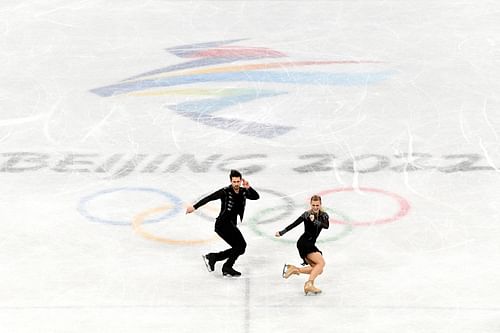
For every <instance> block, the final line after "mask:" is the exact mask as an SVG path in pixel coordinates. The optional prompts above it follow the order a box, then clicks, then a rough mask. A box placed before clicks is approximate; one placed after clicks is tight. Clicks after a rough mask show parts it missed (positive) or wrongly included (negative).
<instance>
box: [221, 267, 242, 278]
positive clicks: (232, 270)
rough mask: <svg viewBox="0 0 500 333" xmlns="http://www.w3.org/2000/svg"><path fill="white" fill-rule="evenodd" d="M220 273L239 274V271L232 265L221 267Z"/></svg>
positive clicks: (225, 274)
mask: <svg viewBox="0 0 500 333" xmlns="http://www.w3.org/2000/svg"><path fill="white" fill-rule="evenodd" d="M222 275H224V276H234V277H236V276H240V275H241V273H240V272H238V271H236V270H234V269H233V268H232V267H222Z"/></svg>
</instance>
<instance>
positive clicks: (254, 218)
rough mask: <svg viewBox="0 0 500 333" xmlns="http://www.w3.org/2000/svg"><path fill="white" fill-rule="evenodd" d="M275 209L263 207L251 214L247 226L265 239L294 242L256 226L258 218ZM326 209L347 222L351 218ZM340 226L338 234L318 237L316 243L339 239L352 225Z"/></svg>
mask: <svg viewBox="0 0 500 333" xmlns="http://www.w3.org/2000/svg"><path fill="white" fill-rule="evenodd" d="M275 210H276V208H267V209H263V210H261V211H259V212H258V213H257V214H255V215H254V216H252V218H251V219H250V220H249V226H250V229H252V231H253V232H255V233H256V234H257V235H259V236H261V237H264V238H267V239H271V240H273V241H277V242H281V243H289V244H290V243H296V242H297V241H296V240H290V239H283V238H281V237H280V238H277V237H275V236H274V234H273V235H269V234H267V233H264V232H262V231H261V230H260V229H259V228H258V227H257V224H261V223H259V222H258V221H259V219H260V218H261V217H262V216H264V215H266V214H268V213H270V212H274V211H275ZM326 210H327V211H328V212H329V213H331V214H334V215H338V216H340V217H342V219H343V220H344V221H347V222H350V221H351V219H350V218H349V217H348V216H346V215H345V214H342V213H339V212H335V211H333V210H332V209H330V208H326ZM330 225H332V226H333V225H335V226H338V224H330ZM342 226H343V227H344V228H343V229H342V232H341V233H340V234H338V235H337V236H333V237H328V238H325V239H319V240H318V241H317V242H316V243H328V242H333V241H337V240H339V239H342V238H344V237H346V236H347V235H348V234H350V233H351V231H352V229H353V227H352V225H351V224H349V223H346V224H342Z"/></svg>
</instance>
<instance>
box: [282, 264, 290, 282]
mask: <svg viewBox="0 0 500 333" xmlns="http://www.w3.org/2000/svg"><path fill="white" fill-rule="evenodd" d="M287 266H288V265H287V264H285V265H284V266H283V272H281V277H282V278H283V279H286V278H285V273H286V267H287Z"/></svg>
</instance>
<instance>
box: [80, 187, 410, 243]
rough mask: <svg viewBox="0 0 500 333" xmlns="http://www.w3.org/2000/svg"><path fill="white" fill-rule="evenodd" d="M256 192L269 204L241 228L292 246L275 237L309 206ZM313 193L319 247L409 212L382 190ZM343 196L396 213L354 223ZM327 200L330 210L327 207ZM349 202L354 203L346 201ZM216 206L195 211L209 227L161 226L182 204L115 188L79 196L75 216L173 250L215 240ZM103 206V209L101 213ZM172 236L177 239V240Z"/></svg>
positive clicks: (154, 192) (152, 191) (145, 191)
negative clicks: (319, 217) (319, 213)
mask: <svg viewBox="0 0 500 333" xmlns="http://www.w3.org/2000/svg"><path fill="white" fill-rule="evenodd" d="M257 190H258V192H259V193H260V194H261V199H260V200H259V201H257V202H261V203H269V204H271V205H272V206H270V207H265V208H260V210H259V211H257V212H256V213H253V209H248V210H247V214H249V213H250V214H251V215H250V216H246V217H245V220H244V222H245V223H244V224H243V225H248V226H249V227H250V229H251V230H252V231H253V232H254V233H255V234H256V235H258V236H260V237H263V238H266V239H271V240H273V241H277V242H281V243H295V241H296V239H294V238H293V239H292V238H290V239H288V238H275V237H274V232H275V231H276V230H279V229H281V228H283V226H285V225H287V224H289V223H291V222H292V221H293V220H294V219H295V218H296V216H298V215H299V214H300V213H301V212H302V211H303V210H304V209H307V205H308V203H307V202H304V204H303V205H297V204H296V203H295V201H294V200H293V199H292V198H291V197H290V196H288V195H286V194H284V193H280V192H278V191H275V190H272V189H263V188H258V189H257ZM316 193H318V194H319V195H321V196H322V198H323V209H325V210H326V211H327V212H328V214H329V215H330V225H331V227H333V228H330V230H328V231H325V232H324V233H325V234H324V235H322V237H320V238H319V239H318V243H326V242H332V241H336V240H339V239H341V238H344V237H346V236H347V235H348V234H349V233H351V232H352V230H353V228H355V227H364V226H375V225H381V224H386V223H391V222H395V221H397V220H399V219H401V218H403V217H404V216H405V215H407V214H408V212H409V210H410V204H409V202H408V201H407V200H406V199H405V198H403V197H402V196H400V195H398V194H395V193H392V192H389V191H386V190H382V189H376V188H364V187H360V188H352V187H347V188H333V189H326V190H322V191H318V192H316ZM342 194H356V195H363V196H367V195H372V196H375V197H373V198H371V201H379V200H383V201H384V200H385V201H386V202H385V206H386V207H388V208H390V209H391V210H394V209H393V208H394V206H396V208H397V209H396V211H395V212H393V213H391V214H390V215H388V216H387V217H377V218H375V219H371V220H363V219H361V220H360V219H354V218H353V217H352V216H350V215H348V214H346V213H345V211H346V210H347V209H348V207H342V205H341V203H342V202H343V201H349V200H345V198H344V200H342V199H339V198H338V196H339V195H342ZM127 196H128V197H127ZM332 198H333V202H334V204H333V206H335V208H332V207H330V206H329V202H330V201H331V199H332ZM125 199H127V200H125ZM368 199H369V198H363V203H365V202H366V201H370V200H368ZM387 199H389V205H387ZM155 201H156V202H158V203H157V204H155V205H154V206H153V207H151V206H152V202H155ZM195 201H196V200H195ZM350 201H359V200H358V199H354V200H352V199H351V200H350ZM394 203H395V204H394ZM215 204H218V201H215V202H212V203H209V204H207V205H205V206H204V207H202V208H200V209H198V210H197V211H196V215H197V216H198V217H200V218H201V219H198V222H199V220H204V221H210V222H212V223H202V224H198V225H196V226H193V225H187V224H189V223H195V222H192V221H193V220H194V219H193V218H185V219H184V220H183V221H182V223H177V224H175V223H170V224H168V225H165V224H164V223H160V222H163V221H167V220H173V219H179V214H184V204H183V202H182V200H181V199H180V198H179V197H177V196H176V195H175V194H172V193H169V192H166V191H163V190H160V189H157V188H150V187H116V188H110V189H105V190H101V191H97V192H95V193H93V194H90V195H87V196H84V197H82V198H81V199H80V201H79V204H78V212H79V213H80V214H81V215H82V216H84V217H85V218H87V219H88V220H90V221H92V222H98V223H104V224H111V225H119V226H132V229H133V231H134V232H135V233H136V234H138V235H139V236H141V237H143V238H145V239H148V240H151V241H156V242H161V243H165V244H172V245H199V244H205V243H209V242H213V241H215V240H217V239H218V237H217V235H216V234H215V233H214V232H213V222H214V220H215V218H216V216H217V214H218V212H219V208H218V207H216V206H215ZM260 206H262V204H261V205H260ZM339 206H340V208H339ZM378 206H379V204H378ZM378 206H377V207H378ZM102 207H104V208H105V209H104V210H103V209H102ZM100 208H101V209H100ZM99 210H101V212H100V213H97V212H96V211H99ZM131 210H134V211H135V210H136V212H133V213H130V211H131ZM351 210H352V209H351ZM120 214H121V215H123V214H126V215H127V217H123V216H118V215H120ZM351 215H352V213H351ZM188 221H190V222H188ZM153 226H154V227H153ZM166 229H168V232H169V234H165V230H166ZM186 233H190V234H197V235H205V236H201V237H200V238H194V239H192V238H185V236H183V235H185V234H186ZM176 234H181V236H179V235H176Z"/></svg>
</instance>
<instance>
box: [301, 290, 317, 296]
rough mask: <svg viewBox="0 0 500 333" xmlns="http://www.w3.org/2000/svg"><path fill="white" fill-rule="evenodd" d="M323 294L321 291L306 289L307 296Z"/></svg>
mask: <svg viewBox="0 0 500 333" xmlns="http://www.w3.org/2000/svg"><path fill="white" fill-rule="evenodd" d="M319 294H321V291H306V292H305V296H317V295H319Z"/></svg>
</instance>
